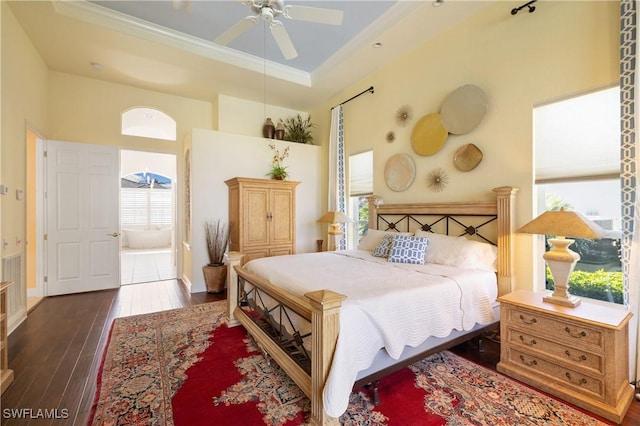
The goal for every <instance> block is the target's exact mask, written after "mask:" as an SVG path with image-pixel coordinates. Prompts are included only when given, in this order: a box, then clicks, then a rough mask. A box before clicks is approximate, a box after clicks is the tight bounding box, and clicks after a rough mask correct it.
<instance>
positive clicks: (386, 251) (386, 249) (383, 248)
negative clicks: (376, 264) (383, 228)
mask: <svg viewBox="0 0 640 426" xmlns="http://www.w3.org/2000/svg"><path fill="white" fill-rule="evenodd" d="M394 237H395V235H393V234H384V236H383V237H382V239H381V240H380V242H379V243H378V245H377V246H376V248H374V249H373V252H372V253H371V254H372V255H373V256H376V257H389V255H390V254H391V246H392V245H393V238H394Z"/></svg>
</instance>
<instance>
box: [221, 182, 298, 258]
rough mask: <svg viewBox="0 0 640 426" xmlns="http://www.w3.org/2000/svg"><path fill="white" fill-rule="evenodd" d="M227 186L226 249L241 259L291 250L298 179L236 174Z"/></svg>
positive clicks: (273, 254) (294, 242)
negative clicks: (227, 238) (253, 176)
mask: <svg viewBox="0 0 640 426" xmlns="http://www.w3.org/2000/svg"><path fill="white" fill-rule="evenodd" d="M225 183H226V184H227V186H228V187H229V229H230V240H229V250H230V251H239V252H240V253H242V254H243V255H244V259H243V262H248V261H250V260H252V259H257V258H260V257H267V256H280V255H284V254H293V253H295V249H296V186H298V184H299V183H300V182H290V181H280V180H271V179H255V178H242V177H236V178H233V179H229V180H227V181H225Z"/></svg>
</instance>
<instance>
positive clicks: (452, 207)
mask: <svg viewBox="0 0 640 426" xmlns="http://www.w3.org/2000/svg"><path fill="white" fill-rule="evenodd" d="M493 192H495V194H496V201H479V202H467V201H464V202H449V203H409V204H381V202H380V201H381V199H380V197H377V196H370V197H368V198H367V201H368V203H369V228H370V229H380V230H383V231H384V230H394V231H398V232H415V231H416V230H418V229H420V230H423V231H431V232H435V233H438V234H446V235H456V236H466V237H468V238H471V239H476V240H479V241H483V242H488V243H491V244H495V245H496V246H497V247H498V262H497V263H498V265H497V266H498V267H497V276H498V295H499V296H502V295H504V294H508V293H511V292H512V291H513V285H514V266H513V259H514V247H513V238H512V235H513V232H514V226H515V225H514V223H515V196H516V193H517V192H518V188H514V187H511V186H501V187H498V188H494V189H493Z"/></svg>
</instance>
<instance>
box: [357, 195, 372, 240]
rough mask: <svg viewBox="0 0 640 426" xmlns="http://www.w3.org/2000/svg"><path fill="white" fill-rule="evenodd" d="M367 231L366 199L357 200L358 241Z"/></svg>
mask: <svg viewBox="0 0 640 426" xmlns="http://www.w3.org/2000/svg"><path fill="white" fill-rule="evenodd" d="M368 229H369V203H367V197H360V198H359V199H358V241H359V240H361V239H362V237H364V234H366V233H367V230H368Z"/></svg>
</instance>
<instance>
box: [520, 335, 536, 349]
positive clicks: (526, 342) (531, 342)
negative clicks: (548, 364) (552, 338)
mask: <svg viewBox="0 0 640 426" xmlns="http://www.w3.org/2000/svg"><path fill="white" fill-rule="evenodd" d="M520 341H521V342H522V343H523V344H525V345H527V346H534V345H537V344H538V342H536V339H531V340H529V341H527V340H525V339H524V336H523V335H522V334H521V335H520Z"/></svg>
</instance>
